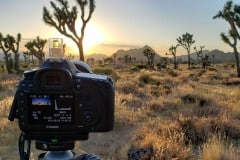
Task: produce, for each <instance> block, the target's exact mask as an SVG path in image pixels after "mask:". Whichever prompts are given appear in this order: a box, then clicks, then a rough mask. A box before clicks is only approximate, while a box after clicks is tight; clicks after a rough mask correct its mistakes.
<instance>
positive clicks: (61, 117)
mask: <svg viewBox="0 0 240 160" xmlns="http://www.w3.org/2000/svg"><path fill="white" fill-rule="evenodd" d="M14 118H18V120H19V127H20V129H21V131H22V132H23V133H24V134H25V136H26V137H27V138H29V139H34V140H38V141H45V142H53V141H58V142H64V141H74V140H85V139H88V134H89V132H105V131H110V130H112V129H113V124H114V86H113V82H112V80H111V78H109V77H108V76H104V75H97V74H93V73H82V72H79V71H78V70H77V69H76V67H75V65H74V64H73V63H72V62H70V61H69V60H66V59H47V60H46V61H45V62H44V64H43V65H42V66H41V67H40V69H36V70H29V71H25V72H24V77H23V79H22V80H21V81H20V82H19V84H18V88H17V91H16V94H15V97H14V101H13V104H12V108H11V111H10V114H9V120H11V121H13V120H14Z"/></svg>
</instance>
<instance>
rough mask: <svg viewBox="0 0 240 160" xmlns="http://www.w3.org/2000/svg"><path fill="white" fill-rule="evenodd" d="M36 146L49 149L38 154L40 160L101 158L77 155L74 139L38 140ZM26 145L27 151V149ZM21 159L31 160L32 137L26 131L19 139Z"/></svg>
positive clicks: (44, 149) (92, 159) (94, 159)
mask: <svg viewBox="0 0 240 160" xmlns="http://www.w3.org/2000/svg"><path fill="white" fill-rule="evenodd" d="M35 145H36V148H37V149H39V150H43V151H47V152H45V153H41V154H40V155H39V156H38V160H101V159H100V158H99V157H97V156H96V155H93V154H82V155H80V156H77V155H76V154H75V153H74V152H73V151H71V150H72V149H74V141H68V142H43V141H36V142H35ZM25 147H27V148H26V151H25ZM18 148H19V155H20V160H29V157H30V149H31V139H27V138H26V137H25V135H24V133H21V135H20V137H19V141H18Z"/></svg>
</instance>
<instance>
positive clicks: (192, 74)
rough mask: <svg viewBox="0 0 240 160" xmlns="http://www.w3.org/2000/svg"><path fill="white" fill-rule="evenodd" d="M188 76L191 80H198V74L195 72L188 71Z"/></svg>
mask: <svg viewBox="0 0 240 160" xmlns="http://www.w3.org/2000/svg"><path fill="white" fill-rule="evenodd" d="M189 78H190V79H191V80H192V81H198V80H199V76H198V75H197V74H196V73H190V74H189Z"/></svg>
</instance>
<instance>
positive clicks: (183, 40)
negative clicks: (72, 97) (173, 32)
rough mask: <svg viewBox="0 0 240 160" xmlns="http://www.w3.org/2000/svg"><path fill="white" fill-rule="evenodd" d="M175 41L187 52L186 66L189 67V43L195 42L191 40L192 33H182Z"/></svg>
mask: <svg viewBox="0 0 240 160" xmlns="http://www.w3.org/2000/svg"><path fill="white" fill-rule="evenodd" d="M177 42H178V44H179V45H180V46H182V47H183V48H184V49H186V50H187V53H188V68H189V69H190V65H191V59H190V53H191V45H192V44H193V43H195V41H194V40H193V35H192V34H189V33H185V34H183V35H182V36H181V37H178V38H177Z"/></svg>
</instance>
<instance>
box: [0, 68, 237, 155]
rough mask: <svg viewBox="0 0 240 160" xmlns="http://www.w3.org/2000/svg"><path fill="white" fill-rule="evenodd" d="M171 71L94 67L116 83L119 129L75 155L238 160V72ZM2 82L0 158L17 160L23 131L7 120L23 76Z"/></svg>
mask: <svg viewBox="0 0 240 160" xmlns="http://www.w3.org/2000/svg"><path fill="white" fill-rule="evenodd" d="M172 68H173V66H172V67H168V68H166V69H161V70H157V69H151V70H148V69H139V68H137V67H134V66H131V67H130V66H127V67H124V68H119V69H112V67H93V71H94V72H95V73H101V74H108V75H109V76H111V77H112V78H113V80H114V84H115V94H116V97H115V126H114V130H113V131H111V132H107V133H91V134H90V137H89V140H87V141H82V142H77V143H76V145H75V147H76V149H75V151H76V152H77V153H79V152H78V151H79V150H80V149H81V150H83V151H85V152H88V153H94V154H96V155H98V156H100V157H101V158H103V159H114V160H118V159H119V160H123V159H128V156H129V157H131V156H133V154H136V153H138V155H142V159H144V158H143V157H145V158H146V159H148V158H149V157H154V159H166V160H168V159H204V160H210V159H239V158H240V152H239V140H240V109H239V107H240V86H239V82H240V79H239V78H236V77H237V75H236V73H235V71H234V69H232V68H226V67H224V65H223V64H219V65H215V66H212V67H209V68H207V69H202V68H201V67H199V68H195V69H191V70H189V69H188V66H187V65H186V64H185V65H183V64H182V65H179V69H177V70H176V69H172ZM0 78H1V81H0V90H1V92H0V104H1V105H0V129H1V132H0V144H1V145H0V158H1V159H17V158H16V157H17V156H18V149H17V141H18V136H19V134H20V131H19V129H18V124H17V122H9V121H8V119H7V117H8V113H9V109H10V106H11V103H12V99H13V96H14V93H15V90H16V87H15V86H16V84H17V82H18V81H19V79H20V78H21V76H19V75H9V74H4V73H2V74H1V76H0ZM31 151H32V154H31V157H32V159H34V157H35V158H36V156H37V155H38V154H39V153H41V151H37V150H36V149H35V147H34V145H32V150H31ZM13 153H14V154H13ZM213 153H216V154H213Z"/></svg>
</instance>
